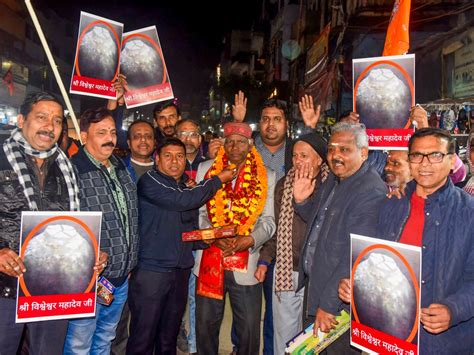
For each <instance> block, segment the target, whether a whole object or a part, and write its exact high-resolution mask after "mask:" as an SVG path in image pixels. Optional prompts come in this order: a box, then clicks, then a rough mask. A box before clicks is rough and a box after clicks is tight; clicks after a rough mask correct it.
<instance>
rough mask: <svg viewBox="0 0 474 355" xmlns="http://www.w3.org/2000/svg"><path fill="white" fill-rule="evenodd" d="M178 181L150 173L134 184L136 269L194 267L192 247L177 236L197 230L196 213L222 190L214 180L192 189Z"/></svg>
mask: <svg viewBox="0 0 474 355" xmlns="http://www.w3.org/2000/svg"><path fill="white" fill-rule="evenodd" d="M186 180H187V176H186V175H184V174H183V176H182V177H181V180H180V181H179V183H178V182H176V180H175V179H174V178H172V177H170V176H167V175H164V174H162V173H161V172H159V171H157V170H150V171H148V172H147V173H146V174H145V175H143V176H142V177H141V178H140V180H139V181H138V201H139V209H140V218H139V219H140V222H139V223H140V253H139V258H138V267H139V268H142V269H145V270H150V271H158V272H160V271H166V270H167V269H171V268H179V269H189V268H191V267H192V266H193V265H194V258H193V255H192V249H193V243H192V242H183V241H182V240H181V234H182V233H183V232H189V231H192V230H195V229H198V228H199V226H198V219H197V218H196V217H197V215H196V214H197V211H198V208H199V207H201V206H202V205H204V204H205V203H206V202H207V200H209V199H210V198H211V197H212V196H213V195H214V194H215V193H216V191H217V190H219V189H220V188H221V186H222V184H221V181H220V180H219V178H218V177H217V176H214V177H213V178H211V179H208V180H205V181H204V182H202V183H200V184H198V185H197V186H195V187H193V188H186V186H185V185H184V182H185V181H186Z"/></svg>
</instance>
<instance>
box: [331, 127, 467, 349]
mask: <svg viewBox="0 0 474 355" xmlns="http://www.w3.org/2000/svg"><path fill="white" fill-rule="evenodd" d="M408 159H409V162H410V169H411V173H412V176H413V181H411V182H410V183H408V185H407V187H406V189H405V192H406V195H405V196H402V197H401V199H396V198H391V199H390V200H388V201H387V202H386V203H385V204H384V205H383V207H382V208H381V210H380V214H379V222H378V228H377V234H376V235H377V236H379V237H380V238H384V239H389V240H395V241H397V242H400V243H405V244H411V245H415V246H419V247H421V249H422V259H423V263H422V272H421V317H420V320H421V324H422V327H421V328H420V342H419V346H420V349H419V350H420V354H472V353H473V352H474V338H473V336H472V335H473V334H474V296H473V295H474V218H472V216H473V215H474V198H473V197H472V196H469V195H468V194H467V193H465V192H464V191H462V190H461V189H458V188H457V187H455V186H454V185H453V183H452V181H451V179H450V178H449V177H448V176H449V173H450V171H451V169H452V168H453V167H454V163H455V161H456V155H455V141H454V139H453V138H452V137H451V135H450V134H449V132H448V131H445V130H442V129H439V128H422V129H420V130H417V131H416V132H415V133H414V134H413V136H412V137H411V139H410V142H409V154H408ZM348 275H349V273H347V275H346V276H348ZM339 296H340V297H341V299H342V300H344V302H347V303H348V302H350V284H349V280H348V279H345V280H341V283H340V287H339Z"/></svg>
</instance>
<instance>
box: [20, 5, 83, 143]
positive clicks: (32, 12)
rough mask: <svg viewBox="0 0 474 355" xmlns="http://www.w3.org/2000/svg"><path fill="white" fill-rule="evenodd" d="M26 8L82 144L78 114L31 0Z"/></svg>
mask: <svg viewBox="0 0 474 355" xmlns="http://www.w3.org/2000/svg"><path fill="white" fill-rule="evenodd" d="M25 4H26V7H27V8H28V12H29V13H30V16H31V19H32V20H33V24H34V25H35V28H36V32H38V36H39V38H40V41H41V44H42V45H43V48H44V51H45V52H46V57H48V61H49V65H50V66H51V69H52V70H53V74H54V77H55V78H56V82H57V83H58V86H59V90H60V91H61V95H62V97H63V99H64V102H65V103H66V107H67V109H68V111H69V114H70V115H71V118H72V123H73V124H74V129H75V130H76V133H77V137H78V138H79V141H80V142H81V144H82V141H81V131H80V129H79V124H78V123H77V118H76V114H75V113H74V109H73V108H72V104H71V101H70V100H69V96H68V95H67V92H66V89H65V87H64V84H63V81H62V79H61V76H60V75H59V71H58V67H57V66H56V63H55V61H54V58H53V55H52V54H51V50H50V49H49V46H48V42H47V41H46V37H45V36H44V33H43V30H42V29H41V25H40V23H39V21H38V17H36V13H35V10H34V9H33V6H32V5H31V2H30V0H25Z"/></svg>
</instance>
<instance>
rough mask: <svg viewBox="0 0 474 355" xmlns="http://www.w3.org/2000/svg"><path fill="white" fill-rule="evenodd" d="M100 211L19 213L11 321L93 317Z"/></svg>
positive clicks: (22, 321)
mask: <svg viewBox="0 0 474 355" xmlns="http://www.w3.org/2000/svg"><path fill="white" fill-rule="evenodd" d="M101 223H102V212H22V216H21V230H20V234H21V240H20V250H19V253H18V254H19V256H20V257H21V258H22V260H23V263H24V265H25V268H26V272H25V273H24V274H23V276H22V277H19V278H18V294H17V309H16V322H17V323H25V322H36V321H44V320H54V319H70V318H82V317H92V316H94V315H95V306H96V283H97V282H96V280H97V273H96V272H95V271H94V269H93V268H94V264H95V263H96V261H97V260H98V258H99V250H100V249H99V248H100V228H101Z"/></svg>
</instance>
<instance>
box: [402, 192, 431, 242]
mask: <svg viewBox="0 0 474 355" xmlns="http://www.w3.org/2000/svg"><path fill="white" fill-rule="evenodd" d="M410 205H411V210H410V216H408V220H407V223H406V224H405V228H404V229H403V232H402V236H401V238H400V243H404V244H410V245H414V246H417V247H421V245H422V239H423V227H424V225H425V199H424V198H423V197H420V196H418V195H417V194H416V192H414V193H413V195H412V196H411V199H410Z"/></svg>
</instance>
